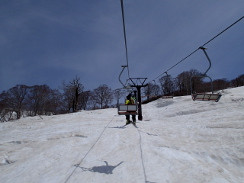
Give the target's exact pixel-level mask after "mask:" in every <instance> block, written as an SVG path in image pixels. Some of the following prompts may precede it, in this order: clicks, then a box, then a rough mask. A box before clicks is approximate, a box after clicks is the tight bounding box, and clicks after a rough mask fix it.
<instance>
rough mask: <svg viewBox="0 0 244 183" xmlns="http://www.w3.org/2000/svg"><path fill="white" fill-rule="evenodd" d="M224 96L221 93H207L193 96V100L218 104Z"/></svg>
mask: <svg viewBox="0 0 244 183" xmlns="http://www.w3.org/2000/svg"><path fill="white" fill-rule="evenodd" d="M221 96H222V95H221V94H220V93H218V94H213V93H211V94H206V93H196V94H192V99H193V100H194V101H195V100H199V101H211V100H212V101H215V102H218V101H219V99H220V97H221Z"/></svg>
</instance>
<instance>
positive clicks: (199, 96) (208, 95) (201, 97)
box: [191, 47, 222, 102]
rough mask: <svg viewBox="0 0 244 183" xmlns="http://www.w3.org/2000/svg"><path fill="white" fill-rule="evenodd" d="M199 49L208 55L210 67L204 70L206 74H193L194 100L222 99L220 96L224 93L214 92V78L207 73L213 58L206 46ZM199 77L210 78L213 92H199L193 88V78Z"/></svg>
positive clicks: (192, 92)
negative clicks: (209, 55)
mask: <svg viewBox="0 0 244 183" xmlns="http://www.w3.org/2000/svg"><path fill="white" fill-rule="evenodd" d="M199 49H201V50H203V52H204V54H205V56H206V57H207V60H208V62H209V67H208V69H207V70H206V71H205V72H204V74H201V75H198V76H192V77H191V96H192V100H193V101H195V100H198V101H215V102H218V101H219V100H220V98H221V96H222V95H221V94H220V93H214V92H213V81H212V78H211V77H209V76H208V75H207V72H208V71H209V69H210V68H211V60H210V58H209V57H208V54H207V52H206V50H205V49H206V48H204V47H200V48H199ZM197 77H198V78H209V79H210V83H211V93H197V92H196V91H193V88H192V79H193V78H197Z"/></svg>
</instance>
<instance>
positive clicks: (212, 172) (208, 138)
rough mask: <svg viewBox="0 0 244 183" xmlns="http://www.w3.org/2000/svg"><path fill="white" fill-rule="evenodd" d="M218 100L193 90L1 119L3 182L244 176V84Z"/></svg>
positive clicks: (237, 180) (237, 179) (145, 182)
mask: <svg viewBox="0 0 244 183" xmlns="http://www.w3.org/2000/svg"><path fill="white" fill-rule="evenodd" d="M221 93H222V97H221V99H220V101H219V102H212V101H211V102H210V101H192V99H191V96H183V97H174V98H173V99H158V100H156V101H154V102H151V103H149V104H146V105H143V106H142V110H143V120H142V121H138V122H137V127H138V128H136V127H135V126H133V125H132V124H130V125H127V126H126V127H124V124H125V116H119V115H118V114H117V109H103V110H94V111H81V112H77V113H72V114H65V115H57V116H37V117H26V118H22V119H20V120H18V121H13V122H6V123H1V124H0V182H3V183H13V182H14V183H27V182H28V183H53V182H54V183H56V182H57V183H76V182H85V183H90V182H94V183H103V182H107V183H125V182H126V183H179V182H187V183H189V182H192V183H196V182H197V183H198V182H199V183H201V182H204V183H205V182H207V183H230V182H231V183H243V182H244V87H239V88H233V89H226V90H223V91H221Z"/></svg>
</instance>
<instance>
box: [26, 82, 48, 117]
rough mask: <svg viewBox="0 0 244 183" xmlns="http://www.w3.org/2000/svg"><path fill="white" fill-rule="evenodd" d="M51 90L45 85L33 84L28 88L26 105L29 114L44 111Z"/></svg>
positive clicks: (42, 112) (43, 112)
mask: <svg viewBox="0 0 244 183" xmlns="http://www.w3.org/2000/svg"><path fill="white" fill-rule="evenodd" d="M51 91H52V90H51V89H50V87H49V86H47V85H35V86H32V87H31V88H30V92H29V94H28V105H29V111H31V112H32V114H31V115H34V116H36V115H41V114H45V113H46V111H47V105H48V101H49V99H50V93H51Z"/></svg>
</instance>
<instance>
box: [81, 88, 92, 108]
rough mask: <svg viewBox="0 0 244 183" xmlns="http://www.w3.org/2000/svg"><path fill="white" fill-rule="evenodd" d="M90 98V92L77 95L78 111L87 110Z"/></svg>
mask: <svg viewBox="0 0 244 183" xmlns="http://www.w3.org/2000/svg"><path fill="white" fill-rule="evenodd" d="M90 98H91V92H90V91H83V92H81V93H80V94H79V100H78V103H79V105H78V107H79V109H84V110H86V109H87V105H88V101H89V99H90Z"/></svg>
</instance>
